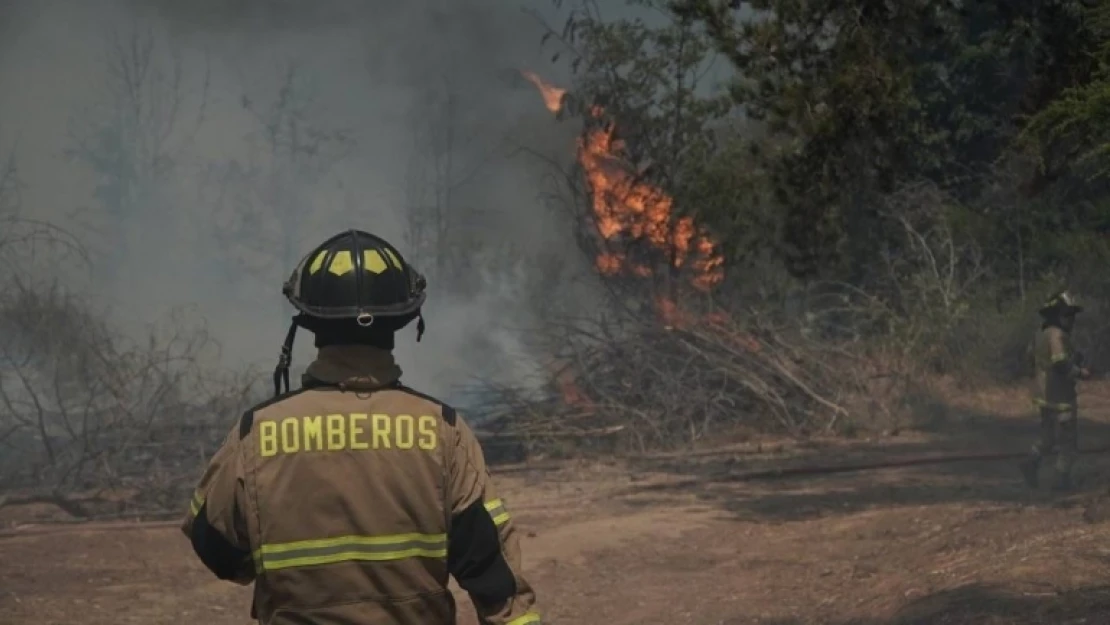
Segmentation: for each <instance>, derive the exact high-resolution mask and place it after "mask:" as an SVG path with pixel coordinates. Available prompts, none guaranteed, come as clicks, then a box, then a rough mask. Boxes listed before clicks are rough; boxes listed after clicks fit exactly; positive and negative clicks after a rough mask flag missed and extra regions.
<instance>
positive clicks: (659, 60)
mask: <svg viewBox="0 0 1110 625" xmlns="http://www.w3.org/2000/svg"><path fill="white" fill-rule="evenodd" d="M628 4H630V5H637V6H641V7H646V9H647V10H646V11H645V13H644V15H654V16H655V17H654V18H653V19H646V18H644V19H641V18H626V19H618V20H605V19H603V16H602V15H601V14H600V13H599V12H598V11H597V6H598V5H595V4H593V3H591V2H588V1H586V2H582V3H580V4H579V5H577V7H578V8H577V9H576V10H575V11H574V12H573V16H572V18H571V20H570V21H569V22H568V24H567V27H566V28H565V29H564V31H563V33H562V34H563V43H564V44H566V49H567V50H570V51H571V52H572V53H573V54H574V55H575V58H574V61H573V64H574V66H575V68H576V69H577V71H578V74H577V81H576V84H575V89H574V95H575V96H576V98H577V101H578V102H579V104H580V105H581V107H582V108H580V109H579V110H588V108H587V107H588V106H590V105H593V104H601V105H603V106H604V107H605V109H606V111H607V112H609V113H610V114H611V115H612V117H613V118H614V119H618V120H619V121H620V127H621V130H622V138H623V139H625V140H626V141H627V143H628V145H629V147H630V150H631V152H632V153H633V154H634V155H635V157H636V159H637V160H638V161H639V162H643V163H650V164H651V165H652V167H651V168H650V169H649V170H648V171H649V175H650V176H651V177H652V178H653V179H654V180H655V181H656V182H657V183H658V184H660V185H661V186H662V187H663V188H664V189H665V190H667V191H668V192H669V193H671V194H672V196H673V197H674V198H675V203H676V206H677V207H678V210H679V211H680V212H682V213H684V214H696V215H698V217H699V219H700V220H701V221H702V223H704V224H707V225H708V226H709V227H711V228H712V230H713V231H714V232H715V234H716V235H717V237H718V239H719V240H720V241H721V246H720V249H721V250H722V251H723V252H724V253H725V256H726V266H727V267H728V268H729V275H730V276H731V277H732V278H731V279H732V283H731V287H732V288H733V289H734V290H735V289H740V290H741V291H744V292H745V293H747V292H750V291H751V289H750V288H749V287H748V284H750V283H751V282H753V281H756V282H759V281H761V280H763V279H764V278H765V277H767V278H769V279H773V280H780V279H781V274H780V273H776V272H778V271H780V270H783V269H785V270H787V271H789V272H790V273H791V274H792V275H793V276H794V279H795V280H796V283H795V290H799V291H806V290H807V289H811V288H812V287H813V285H815V284H823V285H829V284H834V285H848V291H847V292H851V293H857V294H858V293H863V294H866V297H865V298H864V299H865V300H866V301H867V302H869V304H868V305H869V306H871V307H872V308H874V309H875V310H877V311H879V312H878V313H876V314H877V315H878V316H877V317H870V316H869V317H868V318H869V319H872V321H873V320H874V319H881V320H882V321H881V322H880V323H872V322H870V321H869V322H868V323H870V324H871V325H868V326H867V328H868V330H867V332H870V333H871V334H872V335H875V336H877V337H885V339H884V340H890V341H896V342H898V343H899V344H901V345H903V346H904V348H905V350H906V352H907V353H912V354H914V355H915V356H916V357H919V358H920V359H921V360H922V361H923V362H927V363H928V364H929V365H930V366H931V367H932V368H934V369H936V370H939V371H957V370H958V371H961V372H962V373H964V374H966V375H967V376H968V379H971V378H972V377H974V375H973V374H972V371H975V372H978V373H980V374H984V375H990V376H993V377H1002V378H1012V377H1014V376H1017V375H1021V374H1023V369H1022V365H1021V364H1020V363H1021V362H1022V361H1021V354H1022V353H1023V350H1024V349H1025V344H1026V342H1027V340H1028V336H1029V333H1030V332H1031V327H1033V326H1035V325H1036V323H1035V318H1036V315H1035V303H1036V302H1037V301H1038V300H1039V298H1040V297H1042V296H1043V294H1044V293H1045V292H1047V291H1049V290H1052V289H1056V288H1059V287H1060V286H1062V285H1065V284H1068V285H1070V286H1072V287H1073V288H1075V289H1078V290H1080V291H1081V292H1084V293H1085V294H1088V296H1089V297H1091V298H1092V300H1093V301H1094V305H1095V306H1096V308H1097V307H1098V306H1100V304H1099V302H1101V301H1104V300H1105V301H1110V288H1108V287H1107V286H1106V281H1105V278H1104V277H1103V276H1104V273H1105V267H1107V266H1108V264H1110V262H1108V261H1110V243H1108V241H1110V239H1108V237H1107V234H1108V233H1110V176H1107V175H1106V174H1107V173H1108V172H1110V2H1108V1H1106V0H1042V1H1037V2H1034V1H1032V0H989V1H986V2H976V3H969V2H962V1H958V0H940V1H937V0H905V1H902V2H889V1H886V2H877V1H875V0H837V1H833V0H817V1H813V0H741V1H739V2H736V1H734V2H721V1H719V0H673V1H671V2H668V3H666V4H662V3H654V2H643V1H640V2H630V3H628ZM730 5H731V6H730ZM660 16H664V17H666V18H667V19H663V18H660ZM714 58H724V59H727V61H728V64H729V68H730V71H729V72H727V75H726V78H727V81H728V88H727V96H722V94H721V93H719V92H712V91H707V90H705V89H704V88H703V87H702V85H701V84H700V83H699V82H698V81H697V80H695V79H694V77H696V76H697V75H698V73H699V72H702V71H704V68H705V67H707V66H709V65H710V64H711V62H712V61H713V59H714ZM720 73H721V72H720V71H718V74H720ZM768 262H770V263H772V264H773V265H774V267H773V268H772V267H770V266H769V265H768ZM770 276H776V277H774V278H770ZM729 286H730V285H726V290H727V288H728V287H729ZM822 288H825V287H822ZM841 288H842V287H841ZM780 290H781V289H780ZM718 296H720V297H726V296H727V294H726V293H724V292H720V293H718ZM850 299H853V301H855V299H859V298H858V297H856V296H855V295H853V296H852V297H851V298H850ZM870 314H871V313H868V315H870ZM841 317H842V316H841ZM841 317H838V318H841ZM1096 326H1098V327H1096ZM861 327H862V326H861ZM1085 332H1088V334H1089V337H1090V338H1099V337H1102V336H1103V335H1104V334H1105V338H1107V339H1110V328H1105V329H1104V328H1101V326H1100V325H1099V324H1094V325H1092V326H1091V328H1090V329H1089V330H1085ZM1099 340H1101V339H1099ZM1106 360H1107V362H1108V364H1110V358H1107V359H1106ZM1014 363H1019V364H1014Z"/></svg>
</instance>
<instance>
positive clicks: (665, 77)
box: [547, 0, 748, 298]
mask: <svg viewBox="0 0 1110 625" xmlns="http://www.w3.org/2000/svg"><path fill="white" fill-rule="evenodd" d="M629 4H633V5H637V6H640V7H642V8H644V9H647V10H649V11H650V10H658V9H660V8H661V7H662V6H663V5H661V4H660V3H657V2H651V1H650V0H638V1H635V2H630V3H629ZM547 38H555V39H556V40H557V41H558V42H559V43H560V44H561V49H560V51H559V52H558V53H556V55H555V58H556V59H557V58H559V57H560V56H561V55H563V54H566V53H569V54H570V55H571V65H572V67H573V68H574V70H575V72H576V74H575V83H574V86H573V89H572V96H573V97H571V98H569V99H568V106H570V107H571V111H572V112H576V113H578V114H581V115H582V116H583V117H584V118H585V124H586V125H585V128H584V132H583V136H582V139H581V146H580V149H579V164H580V165H581V168H582V172H581V173H582V174H583V175H584V176H585V179H586V188H585V189H584V192H585V195H586V197H585V198H584V201H585V210H584V211H583V217H584V221H583V222H582V225H583V226H584V232H592V233H594V234H593V235H592V236H584V237H581V240H582V241H583V242H584V243H585V244H586V245H587V247H588V248H591V251H592V252H594V253H596V254H597V256H598V268H599V270H600V271H601V272H602V273H603V274H613V275H618V274H619V275H624V276H628V275H631V276H632V277H640V278H644V277H650V278H651V280H650V283H651V285H652V286H651V288H650V289H649V292H652V293H654V294H655V295H656V296H661V297H666V298H674V297H675V296H676V295H677V294H678V293H679V291H681V290H683V289H685V288H688V286H689V285H690V284H694V285H696V286H699V287H700V288H702V289H708V288H710V287H711V286H713V285H714V284H716V283H717V282H718V281H719V270H720V266H719V261H718V260H717V256H718V255H719V252H718V250H716V249H715V246H714V244H713V243H712V242H711V241H712V240H713V237H711V236H710V235H709V234H708V233H707V232H706V231H705V229H704V228H702V227H701V226H700V224H701V223H702V222H703V221H709V222H716V223H718V224H720V225H725V224H726V223H727V222H728V221H730V219H724V218H721V219H716V218H717V217H719V215H718V214H717V213H718V211H727V212H728V213H729V214H730V215H729V216H730V217H736V214H737V213H738V212H739V211H737V210H736V209H737V208H738V207H737V204H736V202H735V201H734V200H735V199H736V198H732V197H729V198H727V199H726V197H724V196H719V195H715V194H714V192H713V191H712V190H711V189H709V188H707V187H706V186H705V185H704V184H703V183H704V181H705V174H706V168H707V165H710V163H709V161H708V159H707V156H708V155H709V154H711V153H713V152H714V151H715V150H717V149H718V147H719V145H720V139H721V136H720V133H719V129H718V127H717V126H718V125H719V124H720V123H722V122H723V121H724V120H725V119H726V116H727V114H728V113H729V109H730V106H729V102H728V100H727V98H725V97H723V94H721V93H719V92H714V90H713V88H712V85H711V84H709V80H707V74H708V73H709V72H710V69H711V65H712V59H711V52H712V47H711V44H712V42H711V41H710V40H709V39H708V38H706V37H705V36H704V33H703V32H702V31H701V30H699V29H697V28H695V27H694V24H693V23H692V21H691V20H688V19H685V18H678V19H666V20H664V21H663V23H662V24H655V23H649V22H648V21H647V20H645V19H642V18H630V19H619V20H605V19H604V18H603V16H602V14H601V10H600V5H599V4H597V3H594V2H591V1H585V2H580V3H578V4H576V5H574V8H573V9H572V11H571V14H570V17H569V18H568V21H567V23H566V24H565V25H564V27H563V28H562V29H561V30H555V29H549V31H548V34H547ZM723 202H727V203H728V204H729V205H728V206H727V207H726V206H724V205H723V204H722V203H723ZM743 220H744V217H739V218H738V219H731V221H732V222H733V223H732V224H731V225H732V226H733V228H732V229H730V230H729V231H728V233H727V234H729V235H732V234H738V233H739V232H740V227H738V223H742V222H743ZM715 234H717V235H720V234H722V233H721V232H716V233H715ZM716 239H717V240H719V239H720V236H718V237H716ZM745 240H748V239H746V237H743V236H737V237H733V241H734V242H735V243H736V245H735V246H734V247H733V248H732V249H734V250H736V251H737V252H739V248H740V247H742V242H743V241H745ZM736 255H737V256H741V254H740V253H737V254H736Z"/></svg>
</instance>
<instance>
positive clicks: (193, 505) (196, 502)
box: [189, 490, 204, 516]
mask: <svg viewBox="0 0 1110 625" xmlns="http://www.w3.org/2000/svg"><path fill="white" fill-rule="evenodd" d="M203 506H204V495H203V494H202V493H201V492H200V491H199V490H198V491H196V492H194V493H193V500H192V501H190V502H189V514H191V515H193V516H196V515H198V514H200V509H201V507H203Z"/></svg>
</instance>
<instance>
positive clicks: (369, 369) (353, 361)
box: [301, 345, 401, 391]
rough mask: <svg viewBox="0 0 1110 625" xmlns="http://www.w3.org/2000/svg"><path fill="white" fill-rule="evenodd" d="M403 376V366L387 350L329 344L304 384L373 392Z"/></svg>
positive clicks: (394, 382)
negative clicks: (398, 364)
mask: <svg viewBox="0 0 1110 625" xmlns="http://www.w3.org/2000/svg"><path fill="white" fill-rule="evenodd" d="M400 378H401V367H399V366H397V362H396V361H395V360H394V358H393V353H392V352H390V351H388V350H384V349H381V348H379V347H371V346H369V345H329V346H327V347H321V348H320V350H319V352H318V353H317V355H316V360H314V361H312V363H311V364H309V365H308V367H307V368H306V369H305V372H304V376H303V377H302V381H301V382H302V385H304V386H314V385H320V384H323V385H327V386H338V387H339V388H340V389H344V390H346V389H351V390H360V391H371V390H376V389H379V388H384V387H387V386H393V385H395V384H397V382H398V380H400Z"/></svg>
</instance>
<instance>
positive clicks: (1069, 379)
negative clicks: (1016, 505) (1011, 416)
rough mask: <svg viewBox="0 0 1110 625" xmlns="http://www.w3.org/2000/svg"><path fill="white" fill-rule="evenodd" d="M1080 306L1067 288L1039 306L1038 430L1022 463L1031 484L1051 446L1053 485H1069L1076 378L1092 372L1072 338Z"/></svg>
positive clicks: (1034, 484) (1060, 488)
mask: <svg viewBox="0 0 1110 625" xmlns="http://www.w3.org/2000/svg"><path fill="white" fill-rule="evenodd" d="M1082 311H1083V308H1082V307H1081V306H1079V305H1077V304H1076V303H1075V300H1074V299H1073V298H1072V296H1071V294H1070V293H1068V292H1067V291H1060V292H1058V293H1056V294H1055V295H1053V296H1052V297H1050V298H1049V299H1048V300H1047V301H1046V302H1045V303H1044V305H1043V306H1041V309H1040V314H1041V318H1042V324H1041V329H1040V331H1039V332H1038V333H1037V336H1036V338H1035V340H1034V343H1033V362H1034V367H1035V376H1034V385H1035V387H1034V389H1033V403H1034V404H1035V405H1036V406H1037V407H1038V409H1039V411H1040V417H1041V436H1040V440H1039V441H1037V443H1036V444H1034V445H1033V450H1032V453H1031V454H1030V456H1029V458H1028V459H1026V460H1025V461H1024V462H1022V464H1021V471H1022V474H1023V475H1024V477H1025V482H1026V484H1028V485H1029V487H1030V488H1036V487H1037V484H1038V482H1039V480H1038V478H1039V473H1040V466H1041V459H1042V458H1043V457H1044V456H1045V455H1046V454H1051V453H1053V451H1055V452H1056V482H1055V484H1054V485H1053V489H1054V490H1058V491H1066V490H1070V489H1071V488H1072V477H1071V473H1072V466H1073V465H1074V464H1075V458H1076V455H1077V454H1078V444H1079V436H1078V435H1079V431H1078V422H1079V412H1078V404H1077V401H1076V400H1077V394H1076V381H1077V380H1081V379H1087V378H1089V377H1090V375H1091V374H1090V371H1088V370H1087V369H1086V368H1085V367H1084V366H1083V358H1082V356H1081V355H1080V354H1079V353H1078V352H1076V351H1075V350H1074V349H1073V348H1072V343H1071V333H1072V328H1073V327H1074V326H1075V317H1076V315H1077V314H1079V313H1080V312H1082Z"/></svg>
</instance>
